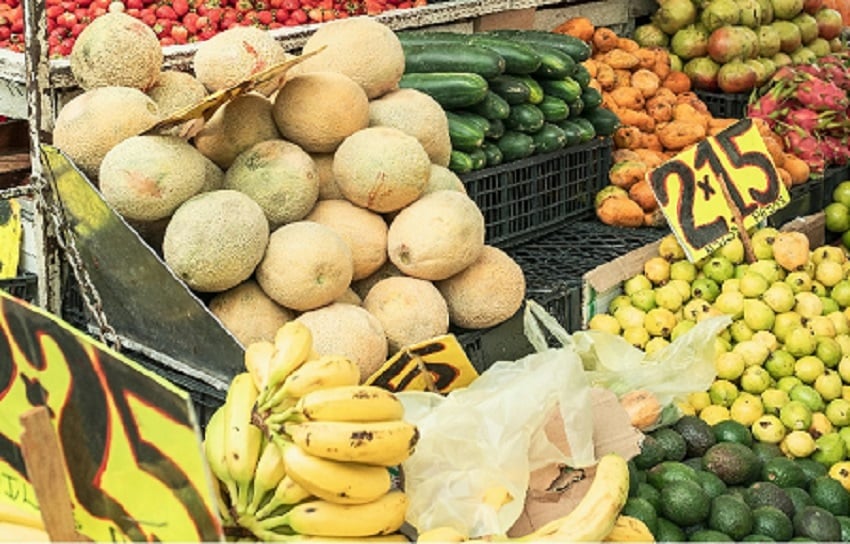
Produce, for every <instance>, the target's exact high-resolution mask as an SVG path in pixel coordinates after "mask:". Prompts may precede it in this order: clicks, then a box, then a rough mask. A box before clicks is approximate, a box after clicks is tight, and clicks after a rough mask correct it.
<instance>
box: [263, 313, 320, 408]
mask: <svg viewBox="0 0 850 544" xmlns="http://www.w3.org/2000/svg"><path fill="white" fill-rule="evenodd" d="M274 348H275V350H274V354H272V358H271V361H269V374H268V381H267V383H266V388H265V389H263V391H262V394H261V395H260V399H259V402H258V406H259V407H260V410H261V411H267V410H270V409H271V407H272V406H274V405H275V404H276V403H277V402H279V401H280V400H281V399H282V398H284V397H285V395H284V394H283V393H282V392H281V391H280V385H281V384H282V383H283V381H284V380H285V379H286V377H287V376H289V375H290V374H291V373H292V372H293V371H294V370H296V369H297V368H298V367H300V366H301V365H303V364H304V363H305V362H307V358H308V357H309V356H310V354H311V353H312V352H313V333H312V332H310V329H309V328H307V325H305V324H303V323H301V322H300V321H287V322H286V323H284V324H283V326H282V327H281V328H279V329H278V330H277V333H276V334H275V338H274Z"/></svg>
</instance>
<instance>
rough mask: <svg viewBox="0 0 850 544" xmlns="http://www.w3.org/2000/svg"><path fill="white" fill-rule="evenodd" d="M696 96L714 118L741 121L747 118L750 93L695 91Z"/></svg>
mask: <svg viewBox="0 0 850 544" xmlns="http://www.w3.org/2000/svg"><path fill="white" fill-rule="evenodd" d="M695 92H696V95H697V96H698V97H699V98H700V100H702V101H703V102H705V105H706V106H707V107H708V111H710V112H711V114H712V115H713V116H714V117H723V118H726V119H743V118H744V117H746V116H747V105H749V103H750V93H722V92H721V93H713V92H709V91H703V90H697V91H695Z"/></svg>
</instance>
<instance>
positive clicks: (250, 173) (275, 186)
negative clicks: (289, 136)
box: [224, 140, 319, 230]
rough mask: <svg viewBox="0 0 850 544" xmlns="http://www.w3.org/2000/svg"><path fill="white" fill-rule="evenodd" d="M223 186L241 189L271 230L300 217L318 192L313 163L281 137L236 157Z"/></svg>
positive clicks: (308, 209) (305, 154)
mask: <svg viewBox="0 0 850 544" xmlns="http://www.w3.org/2000/svg"><path fill="white" fill-rule="evenodd" d="M224 186H225V187H226V188H228V189H235V190H237V191H242V192H243V193H245V194H246V195H248V196H250V197H251V198H252V199H254V201H255V202H256V203H257V204H259V205H260V207H261V208H263V211H264V212H265V214H266V217H267V218H268V220H269V224H270V225H271V228H272V230H274V229H275V228H277V227H279V226H280V225H283V224H285V223H292V222H293V221H298V220H299V219H303V218H304V216H306V215H307V214H308V213H309V212H310V210H311V209H313V205H314V204H315V203H316V199H317V198H318V196H319V174H318V172H317V171H316V165H315V164H314V163H313V159H311V158H310V155H308V154H307V153H306V152H305V151H304V150H303V149H301V148H300V147H298V146H297V145H295V144H293V143H291V142H286V141H284V140H266V141H264V142H260V143H258V144H255V145H254V146H253V147H251V148H250V149H248V150H247V151H244V152H242V153H240V154H239V156H237V157H236V160H234V161H233V164H231V165H230V168H228V169H227V172H225V174H224Z"/></svg>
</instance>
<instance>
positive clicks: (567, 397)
mask: <svg viewBox="0 0 850 544" xmlns="http://www.w3.org/2000/svg"><path fill="white" fill-rule="evenodd" d="M397 395H398V397H399V398H400V399H401V401H402V403H404V407H405V419H406V420H408V421H410V422H412V423H415V424H416V425H417V426H418V427H419V433H420V439H419V442H418V443H417V445H416V450H415V451H414V453H413V455H412V456H411V457H410V458H409V459H408V460H407V461H405V462H404V464H403V465H402V466H403V469H404V482H405V490H406V491H407V493H408V497H409V499H410V505H409V507H408V512H407V521H408V522H409V523H410V524H412V525H413V526H414V527H416V528H417V529H418V530H419V531H424V530H427V529H431V528H434V527H440V526H448V527H454V528H455V529H457V530H459V531H462V532H464V533H466V534H468V535H470V536H471V537H478V536H483V535H492V534H500V535H501V534H505V533H507V531H508V529H510V527H511V526H512V525H513V524H514V522H515V521H516V520H517V518H518V517H519V515H520V514H521V512H522V510H523V506H524V503H525V495H526V492H527V490H528V483H529V477H530V474H531V472H532V471H534V470H536V469H537V468H540V467H543V466H546V465H548V464H550V463H568V464H571V465H572V466H579V467H581V466H588V465H592V464H593V463H594V461H595V459H594V452H593V417H592V412H591V399H590V387H589V385H588V381H587V377H586V375H585V373H584V370H583V368H582V363H581V360H580V359H579V357H578V355H576V354H575V352H573V351H572V350H571V349H570V348H561V349H546V350H545V351H543V352H540V353H533V354H531V355H527V356H526V357H523V358H522V359H520V360H518V361H499V362H497V363H495V364H494V365H493V366H491V367H490V368H489V369H488V370H487V371H486V372H484V373H483V374H482V375H481V376H480V377H479V378H478V379H476V380H475V381H474V382H472V383H471V384H470V385H469V386H468V387H466V388H463V389H458V390H455V391H452V392H451V393H449V394H448V395H447V396H445V397H442V396H440V395H438V394H436V393H428V392H400V393H398V394H397ZM556 406H559V408H560V413H561V415H562V417H563V418H564V422H565V429H566V432H567V438H568V440H569V443H570V452H571V457H572V458H567V456H566V455H564V454H563V453H562V452H561V451H560V450H559V449H558V448H557V447H556V446H555V445H554V444H552V443H551V441H550V440H549V439H548V438H547V437H546V434H545V432H544V430H543V427H544V424H545V422H546V420H547V419H548V417H549V416H550V415H551V412H552V410H554V409H555V407H556ZM499 486H501V487H504V488H505V489H506V490H507V491H508V492H509V493H510V495H511V497H513V499H514V500H511V501H510V502H508V503H507V504H505V505H504V506H503V507H502V508H500V509H498V510H497V509H494V508H492V507H491V506H488V505H486V504H485V503H483V502H482V499H483V497H484V495H485V493H486V492H487V490H488V489H490V488H494V487H499Z"/></svg>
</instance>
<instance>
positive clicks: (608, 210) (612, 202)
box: [596, 198, 644, 227]
mask: <svg viewBox="0 0 850 544" xmlns="http://www.w3.org/2000/svg"><path fill="white" fill-rule="evenodd" d="M596 217H598V218H599V220H600V221H602V222H603V223H605V224H606V225H611V226H615V227H640V226H643V222H644V213H643V209H641V207H640V206H639V205H638V203H637V202H635V201H634V200H631V199H629V198H607V199H605V200H604V201H603V202H602V204H600V205H599V207H598V208H596Z"/></svg>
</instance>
